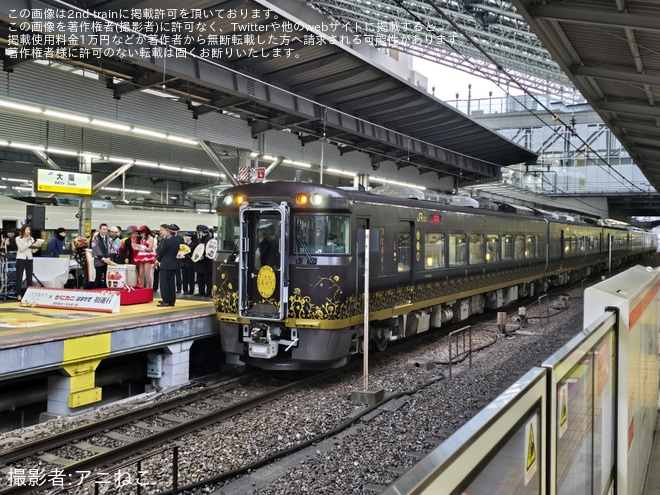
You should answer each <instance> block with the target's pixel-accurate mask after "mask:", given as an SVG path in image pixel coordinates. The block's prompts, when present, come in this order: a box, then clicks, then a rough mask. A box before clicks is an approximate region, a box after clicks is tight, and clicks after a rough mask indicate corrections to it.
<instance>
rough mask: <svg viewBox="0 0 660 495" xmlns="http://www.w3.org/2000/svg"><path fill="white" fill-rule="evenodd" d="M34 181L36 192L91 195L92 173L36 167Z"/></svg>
mask: <svg viewBox="0 0 660 495" xmlns="http://www.w3.org/2000/svg"><path fill="white" fill-rule="evenodd" d="M34 183H35V186H34V189H35V191H36V192H44V193H60V194H80V195H84V196H91V195H92V174H79V173H75V172H65V171H63V170H51V169H47V168H38V169H37V171H36V174H35V182H34Z"/></svg>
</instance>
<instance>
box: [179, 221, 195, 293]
mask: <svg viewBox="0 0 660 495" xmlns="http://www.w3.org/2000/svg"><path fill="white" fill-rule="evenodd" d="M183 241H184V244H185V245H186V246H188V248H190V252H189V253H186V254H185V255H183V257H182V258H179V262H180V263H181V271H182V272H183V293H184V294H186V295H188V296H192V295H193V293H194V292H195V264H194V263H193V260H192V254H193V251H194V250H195V247H197V243H196V242H195V241H193V233H192V232H186V233H185V234H183Z"/></svg>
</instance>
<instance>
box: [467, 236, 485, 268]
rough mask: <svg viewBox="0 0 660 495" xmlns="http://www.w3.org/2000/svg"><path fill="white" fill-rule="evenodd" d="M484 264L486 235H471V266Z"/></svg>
mask: <svg viewBox="0 0 660 495" xmlns="http://www.w3.org/2000/svg"><path fill="white" fill-rule="evenodd" d="M483 262H484V235H483V234H470V264H471V265H480V264H482V263H483Z"/></svg>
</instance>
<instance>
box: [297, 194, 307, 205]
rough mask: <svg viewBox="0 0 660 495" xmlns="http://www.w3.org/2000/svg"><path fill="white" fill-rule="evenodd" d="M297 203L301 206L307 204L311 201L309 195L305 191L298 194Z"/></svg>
mask: <svg viewBox="0 0 660 495" xmlns="http://www.w3.org/2000/svg"><path fill="white" fill-rule="evenodd" d="M296 203H297V204H299V205H300V206H305V205H306V204H308V203H309V196H307V194H305V193H300V194H298V195H297V196H296Z"/></svg>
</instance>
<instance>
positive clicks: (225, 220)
mask: <svg viewBox="0 0 660 495" xmlns="http://www.w3.org/2000/svg"><path fill="white" fill-rule="evenodd" d="M239 236H240V223H239V221H238V213H223V214H222V215H220V217H219V218H218V250H219V251H233V250H234V246H235V245H236V243H237V242H238V238H239Z"/></svg>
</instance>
